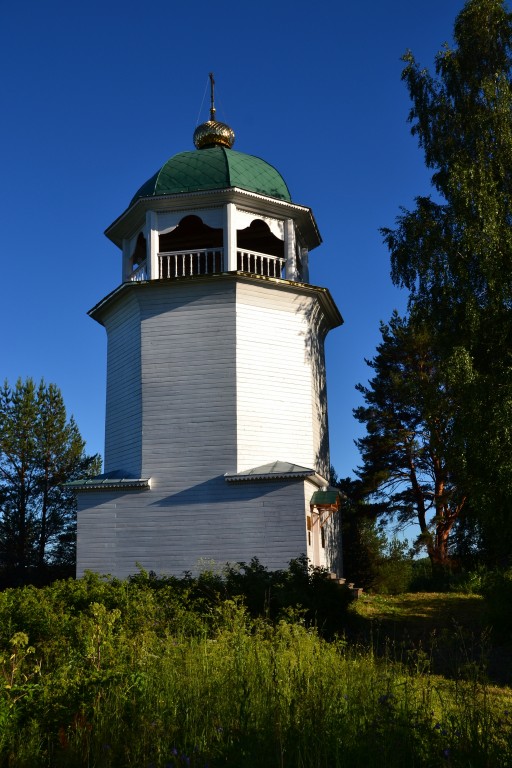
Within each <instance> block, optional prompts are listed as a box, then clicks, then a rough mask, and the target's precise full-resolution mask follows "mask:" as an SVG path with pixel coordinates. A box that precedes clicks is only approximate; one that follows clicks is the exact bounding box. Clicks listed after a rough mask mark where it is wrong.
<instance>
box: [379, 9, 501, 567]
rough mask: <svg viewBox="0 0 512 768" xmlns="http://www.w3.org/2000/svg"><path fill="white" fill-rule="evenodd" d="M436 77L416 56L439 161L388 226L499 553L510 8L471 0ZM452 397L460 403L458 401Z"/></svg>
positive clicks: (427, 141) (420, 97) (458, 460)
mask: <svg viewBox="0 0 512 768" xmlns="http://www.w3.org/2000/svg"><path fill="white" fill-rule="evenodd" d="M454 40H455V46H454V47H453V48H452V47H450V46H448V45H446V46H445V47H444V48H443V50H442V51H441V52H440V53H439V54H438V55H437V57H436V63H435V76H433V75H431V74H430V73H429V72H428V71H427V70H425V69H422V68H421V67H420V66H419V65H418V63H417V62H416V61H415V59H414V57H413V55H412V54H411V53H410V52H409V53H407V54H406V56H405V57H404V58H405V62H406V67H405V69H404V72H403V79H404V80H405V82H406V84H407V87H408V89H409V93H410V96H411V100H412V109H411V113H410V120H411V123H412V133H413V134H414V135H415V136H417V137H418V140H419V144H420V146H421V147H422V148H423V150H424V153H425V163H426V165H427V167H428V168H430V169H431V170H432V172H433V173H432V184H433V187H434V190H435V196H434V197H432V196H431V197H418V198H417V199H416V207H415V208H414V210H411V211H403V212H402V215H401V216H400V217H399V218H398V220H397V226H396V228H395V229H385V230H383V233H384V236H385V241H386V242H387V245H388V247H389V249H390V252H391V265H392V277H393V280H394V282H395V283H396V284H397V285H400V286H404V287H406V288H407V289H408V290H409V291H410V302H409V309H410V311H411V313H412V314H413V315H414V316H415V317H419V318H420V319H421V321H422V322H424V323H425V324H427V325H428V327H429V328H430V332H431V333H432V338H433V341H432V346H433V347H434V348H435V349H436V351H437V353H438V354H439V356H440V358H441V359H442V367H443V370H444V372H445V381H444V387H445V389H444V392H443V393H442V395H440V397H439V403H438V408H439V415H440V418H441V419H442V418H443V414H444V411H445V409H446V406H447V404H448V403H453V404H454V407H453V409H452V410H451V413H450V414H449V417H448V418H449V419H450V429H451V441H450V450H451V456H450V458H449V462H450V466H451V467H452V470H453V471H454V473H455V474H456V475H457V477H458V481H457V482H458V484H459V486H461V487H462V486H464V488H465V490H466V491H467V493H468V494H469V497H470V500H471V510H472V512H473V514H476V515H478V524H479V526H480V529H481V531H482V535H483V541H484V542H485V546H486V549H487V553H488V557H489V559H490V560H491V561H495V562H496V561H501V560H506V559H507V558H508V559H509V558H510V557H511V556H512V521H511V514H510V508H511V503H512V430H511V429H510V424H511V423H512V360H511V357H510V350H511V349H512V227H511V224H512V78H511V64H512V16H511V14H509V13H508V12H507V10H506V8H505V4H504V2H502V0H469V2H467V3H466V5H465V7H464V9H463V10H462V11H461V13H460V14H459V16H458V17H457V19H456V22H455V28H454ZM450 407H451V406H450Z"/></svg>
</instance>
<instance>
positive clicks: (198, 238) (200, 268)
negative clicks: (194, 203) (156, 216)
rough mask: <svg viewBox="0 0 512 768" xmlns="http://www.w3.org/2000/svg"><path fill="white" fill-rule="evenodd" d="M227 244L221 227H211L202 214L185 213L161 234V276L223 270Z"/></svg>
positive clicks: (209, 272)
mask: <svg viewBox="0 0 512 768" xmlns="http://www.w3.org/2000/svg"><path fill="white" fill-rule="evenodd" d="M223 244H224V233H223V229H222V228H221V227H220V228H216V227H209V226H208V225H207V224H205V223H204V222H203V221H202V219H200V218H199V216H193V215H190V216H185V217H184V218H183V219H182V220H181V221H180V223H179V224H178V226H177V227H175V228H174V229H173V230H172V231H171V232H165V233H164V234H161V235H160V236H159V248H158V250H159V260H160V277H162V278H169V277H171V278H172V277H190V276H191V275H207V274H211V273H213V272H222V261H223Z"/></svg>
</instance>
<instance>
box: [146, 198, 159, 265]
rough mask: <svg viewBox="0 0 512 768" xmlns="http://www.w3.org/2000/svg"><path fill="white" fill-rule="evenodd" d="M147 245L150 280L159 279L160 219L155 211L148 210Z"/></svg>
mask: <svg viewBox="0 0 512 768" xmlns="http://www.w3.org/2000/svg"><path fill="white" fill-rule="evenodd" d="M146 246H147V262H146V263H147V272H148V280H158V278H159V277H160V269H159V264H158V247H159V246H158V219H157V215H156V212H155V211H146Z"/></svg>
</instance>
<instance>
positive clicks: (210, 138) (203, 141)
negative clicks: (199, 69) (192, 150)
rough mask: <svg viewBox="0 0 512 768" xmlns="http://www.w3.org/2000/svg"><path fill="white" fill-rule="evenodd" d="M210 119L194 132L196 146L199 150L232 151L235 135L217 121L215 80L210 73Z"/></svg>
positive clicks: (227, 126)
mask: <svg viewBox="0 0 512 768" xmlns="http://www.w3.org/2000/svg"><path fill="white" fill-rule="evenodd" d="M209 77H210V119H209V120H208V121H207V122H206V123H201V125H198V126H197V128H196V130H195V131H194V144H195V146H196V147H197V149H210V148H211V147H227V149H231V147H232V146H233V144H234V141H235V133H234V131H233V129H232V128H230V127H229V125H226V123H219V122H218V121H217V120H216V119H215V112H216V109H215V78H214V76H213V72H210V74H209Z"/></svg>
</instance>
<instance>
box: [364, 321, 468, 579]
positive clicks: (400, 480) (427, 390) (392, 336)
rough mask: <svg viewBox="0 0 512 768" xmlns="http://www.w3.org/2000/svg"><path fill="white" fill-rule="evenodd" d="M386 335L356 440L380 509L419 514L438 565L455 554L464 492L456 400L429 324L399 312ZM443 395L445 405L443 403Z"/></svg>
mask: <svg viewBox="0 0 512 768" xmlns="http://www.w3.org/2000/svg"><path fill="white" fill-rule="evenodd" d="M381 333H382V342H381V343H380V344H379V346H378V347H377V354H376V356H375V358H374V359H373V360H372V361H369V362H368V365H369V366H370V367H371V368H372V370H373V372H374V376H373V378H372V379H371V381H370V382H369V386H367V387H365V386H362V385H358V387H357V389H358V390H359V391H360V392H361V393H362V395H363V397H364V400H365V405H364V406H361V407H359V408H357V409H356V410H355V411H354V414H355V416H356V418H357V419H358V421H360V422H361V423H362V424H364V425H365V426H366V433H367V434H366V435H365V436H364V437H363V438H361V439H360V440H358V441H357V444H358V447H359V449H360V451H361V456H362V459H363V465H362V467H361V468H360V469H359V470H358V475H359V478H360V480H361V486H362V491H363V492H364V493H366V494H367V495H368V496H369V498H370V499H371V500H372V501H374V509H375V511H376V513H377V514H379V515H384V516H385V517H387V518H388V519H396V520H397V521H398V523H399V524H400V525H406V524H408V523H410V522H417V523H418V525H419V528H420V535H419V537H418V539H417V542H416V547H417V549H420V548H425V549H426V550H427V553H428V556H429V557H430V559H431V562H432V565H433V567H435V568H441V569H443V568H446V567H447V565H448V562H449V535H450V532H451V530H452V528H453V526H454V524H455V522H456V520H457V519H458V517H459V515H460V513H461V510H462V508H463V507H464V504H465V501H466V497H465V494H464V493H463V491H462V489H461V488H460V487H459V486H458V484H457V483H456V482H455V479H454V473H453V471H452V467H451V465H450V461H449V458H448V457H449V447H450V444H451V439H452V434H451V431H452V423H453V413H454V410H455V404H454V403H453V402H452V401H451V399H450V396H449V394H448V392H447V388H446V385H445V376H444V372H443V363H442V360H441V359H440V357H439V355H438V354H437V350H436V348H435V345H434V344H433V340H432V336H431V333H430V330H429V328H428V325H427V324H426V323H423V322H421V323H420V322H418V321H413V320H412V319H411V318H409V319H403V318H401V317H399V315H398V314H397V313H396V312H395V313H394V314H393V316H392V318H391V320H390V322H389V324H388V325H385V324H382V325H381ZM441 403H442V405H441Z"/></svg>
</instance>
